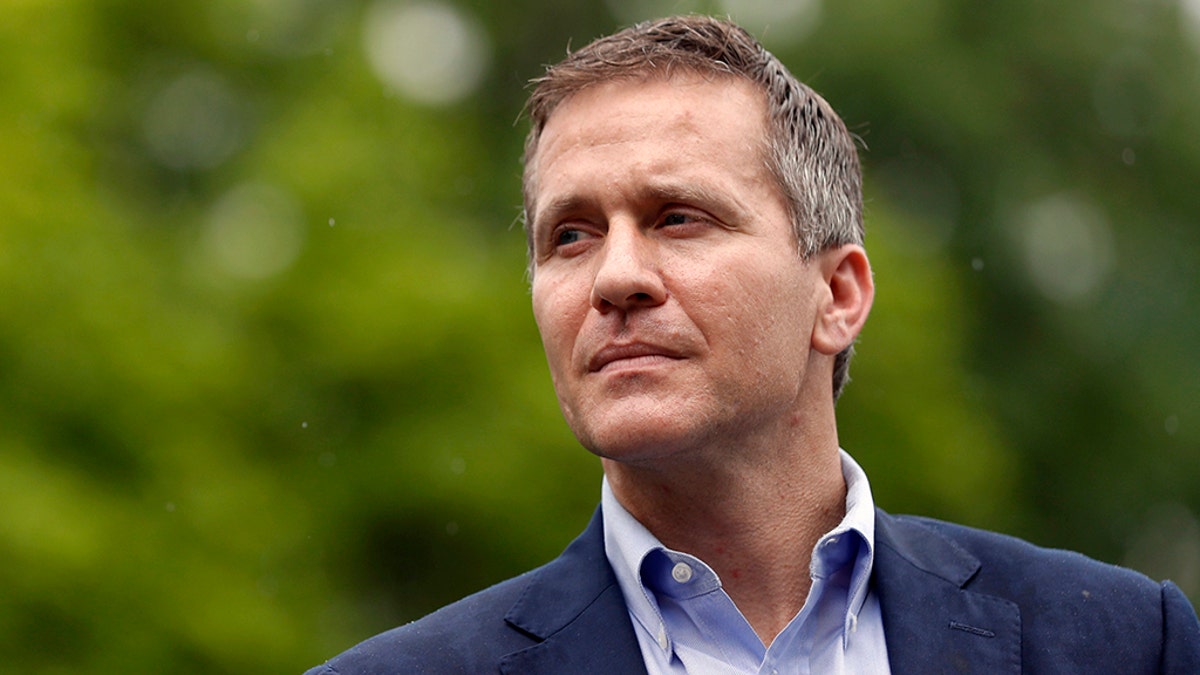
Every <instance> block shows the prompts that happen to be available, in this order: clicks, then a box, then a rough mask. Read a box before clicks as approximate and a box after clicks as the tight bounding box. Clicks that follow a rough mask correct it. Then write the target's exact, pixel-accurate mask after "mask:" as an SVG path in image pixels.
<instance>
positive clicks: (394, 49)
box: [363, 1, 491, 105]
mask: <svg viewBox="0 0 1200 675" xmlns="http://www.w3.org/2000/svg"><path fill="white" fill-rule="evenodd" d="M363 48H364V49H365V50H366V55H367V61H368V62H369V63H370V64H371V68H372V70H374V72H375V75H376V76H377V77H379V79H380V80H382V81H383V82H384V83H385V84H387V85H388V86H389V87H391V88H394V89H395V90H397V91H398V92H400V93H401V94H402V95H404V96H405V97H407V98H409V99H412V100H414V101H417V102H420V103H425V104H428V105H445V104H449V103H454V102H456V101H459V100H462V99H463V98H466V97H467V96H469V95H470V94H471V93H472V92H474V91H475V89H477V88H478V86H479V84H480V82H482V81H483V76H484V74H485V73H486V71H487V66H488V62H489V60H490V58H491V49H490V46H489V43H488V39H487V33H486V32H485V31H484V29H483V27H482V26H481V25H480V24H479V22H478V21H477V20H476V19H475V18H474V17H472V16H470V15H468V14H465V13H463V12H462V11H461V10H459V9H456V8H455V7H452V6H450V5H447V4H443V3H436V2H420V3H415V4H400V3H398V2H392V1H384V2H377V3H376V4H374V5H372V6H371V7H370V8H369V9H368V10H367V13H366V17H365V23H364V26H363Z"/></svg>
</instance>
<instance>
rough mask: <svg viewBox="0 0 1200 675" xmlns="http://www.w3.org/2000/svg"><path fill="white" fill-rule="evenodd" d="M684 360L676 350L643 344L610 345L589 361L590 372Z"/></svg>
mask: <svg viewBox="0 0 1200 675" xmlns="http://www.w3.org/2000/svg"><path fill="white" fill-rule="evenodd" d="M683 358H684V357H683V355H681V354H679V353H678V352H676V351H674V350H671V349H667V348H666V347H659V346H657V345H651V344H646V343H642V342H634V343H629V344H615V345H608V346H607V347H604V348H603V349H601V350H600V351H598V352H596V353H595V354H594V355H592V358H591V359H590V360H588V372H589V373H598V372H600V371H602V370H614V369H617V368H637V367H641V366H652V365H656V364H660V363H664V362H667V361H678V360H681V359H683Z"/></svg>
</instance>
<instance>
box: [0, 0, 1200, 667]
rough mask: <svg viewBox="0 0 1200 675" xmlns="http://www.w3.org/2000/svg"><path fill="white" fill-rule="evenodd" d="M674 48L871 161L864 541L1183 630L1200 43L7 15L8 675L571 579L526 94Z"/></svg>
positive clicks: (3, 192) (1020, 11)
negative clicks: (913, 527)
mask: <svg viewBox="0 0 1200 675" xmlns="http://www.w3.org/2000/svg"><path fill="white" fill-rule="evenodd" d="M781 7H782V9H781ZM671 11H676V12H677V11H705V12H716V13H731V14H733V15H734V17H735V18H738V19H739V20H743V21H744V23H745V24H746V25H747V27H749V28H751V29H752V31H753V32H755V33H756V34H758V35H759V36H760V37H761V38H762V39H763V40H764V42H766V44H767V45H768V47H770V48H772V49H773V50H774V51H775V52H776V53H777V54H779V55H780V56H781V57H782V58H783V59H784V61H785V62H786V63H788V64H789V66H790V67H791V68H792V69H793V71H794V72H795V73H796V74H797V75H798V76H799V77H800V78H801V79H804V80H806V81H808V82H809V83H810V84H812V85H813V86H814V87H815V88H817V89H818V90H819V91H821V92H823V93H824V94H825V95H826V97H827V98H829V99H830V101H832V102H833V104H834V106H835V108H837V109H838V110H839V111H840V112H841V113H842V115H843V117H844V118H845V119H846V120H847V122H848V124H849V125H850V126H851V127H852V128H853V129H854V130H855V132H856V133H858V134H859V135H860V136H861V137H862V138H863V139H864V142H865V145H866V146H867V147H868V148H869V150H867V151H865V152H864V161H865V169H866V174H867V198H868V204H867V220H868V230H869V235H868V236H869V239H868V245H869V249H870V252H871V257H872V261H873V263H874V266H875V268H876V279H877V284H878V298H877V303H876V310H875V313H874V315H873V316H872V319H871V321H870V323H869V324H868V328H867V330H866V332H865V334H864V335H863V337H862V340H861V344H860V348H859V356H858V358H857V360H856V362H855V368H854V374H855V382H854V383H853V384H852V385H851V386H850V388H849V389H848V391H847V394H846V397H845V398H844V400H843V402H842V403H841V405H840V409H839V418H840V420H841V433H842V441H843V444H844V446H845V447H847V448H848V449H850V450H851V452H853V453H854V454H855V456H856V457H857V458H858V459H859V460H860V462H862V463H863V464H864V465H865V467H866V468H867V470H868V473H869V474H870V476H871V480H872V484H873V486H874V490H875V493H876V498H877V501H878V502H879V503H880V504H881V505H882V506H884V507H885V508H888V509H890V510H893V511H897V512H920V513H925V514H929V515H934V516H940V517H945V518H950V519H954V520H959V521H963V522H967V523H970V524H973V525H979V526H984V527H991V528H998V529H1002V530H1005V531H1009V532H1012V533H1015V534H1019V535H1022V536H1025V537H1027V538H1030V539H1032V540H1034V541H1036V542H1038V543H1042V544H1046V545H1052V546H1061V547H1069V548H1075V549H1079V550H1082V551H1084V552H1086V553H1089V554H1091V555H1093V556H1096V557H1099V558H1102V559H1105V560H1109V561H1112V562H1118V563H1125V564H1130V565H1133V566H1135V567H1138V568H1139V569H1142V570H1144V571H1146V572H1147V573H1150V574H1152V575H1155V576H1159V577H1166V576H1171V577H1174V578H1175V579H1176V580H1177V581H1179V582H1180V583H1181V585H1183V586H1184V588H1185V590H1186V591H1188V592H1189V593H1190V595H1191V596H1192V598H1193V599H1196V598H1200V526H1198V525H1197V520H1196V516H1195V514H1196V513H1198V512H1200V453H1197V447H1198V445H1200V407H1198V406H1197V401H1200V391H1197V389H1198V387H1200V385H1198V384H1197V383H1198V382H1200V360H1198V359H1196V358H1195V356H1194V351H1195V349H1196V348H1197V346H1200V312H1198V311H1197V310H1198V309H1200V297H1197V289H1198V288H1200V286H1198V284H1197V274H1198V273H1200V272H1198V267H1197V261H1200V231H1198V229H1197V227H1196V225H1197V223H1198V222H1200V200H1198V199H1197V197H1196V192H1195V189H1194V187H1193V183H1194V182H1195V180H1196V177H1197V176H1198V175H1200V81H1198V80H1200V67H1198V66H1200V6H1198V5H1197V3H1196V2H1195V0H1181V1H1180V2H1173V1H1171V0H1088V1H1087V2H1084V1H1083V0H1070V1H1066V0H1064V1H1062V2H1056V3H1046V2H1038V1H1036V0H1014V1H1012V2H1004V3H982V4H981V3H976V2H970V1H969V0H920V1H918V2H899V1H898V0H873V1H870V2H852V3H850V2H846V3H835V2H820V1H819V0H806V1H804V2H796V3H790V4H787V3H784V4H780V5H775V4H773V3H769V2H752V1H749V0H741V1H739V2H732V1H730V2H725V3H716V2H709V3H705V2H686V1H681V2H667V3H664V2H650V3H631V2H623V1H621V0H608V2H579V3H575V5H574V6H572V7H570V8H569V9H566V8H563V7H562V6H560V5H559V4H557V3H552V2H548V1H545V0H514V2H510V3H483V2H461V3H458V4H449V0H446V1H445V2H443V3H441V4H436V3H431V2H424V3H418V2H404V1H403V0H395V2H392V3H390V4H387V3H385V2H383V1H382V0H381V2H375V3H365V2H352V1H340V0H211V1H209V2H173V3H158V2H150V1H149V0H98V1H94V2H84V1H82V0H14V1H12V2H8V3H6V4H5V6H4V7H3V9H0V498H2V500H3V501H2V503H3V504H4V510H5V514H4V516H3V517H0V557H2V558H3V559H4V564H3V565H0V652H2V653H3V654H4V655H5V668H6V669H8V670H12V671H14V672H29V673H78V672H96V673H107V672H113V673H117V672H121V673H124V672H130V671H133V672H155V673H243V672H297V671H299V670H301V669H303V668H305V667H307V666H309V665H313V664H315V663H317V662H319V661H321V660H322V659H323V658H325V657H327V656H330V655H332V654H333V653H335V652H337V651H340V650H342V649H344V648H346V647H348V646H349V645H351V644H352V643H354V642H356V641H358V640H360V639H362V638H364V637H366V636H368V635H370V634H373V633H375V632H378V631H380V630H383V629H385V628H387V627H390V626H392V625H395V624H397V623H401V622H404V621H407V620H410V619H412V618H415V617H417V616H420V615H421V614H424V613H425V612H427V611H429V610H431V609H433V608H435V607H437V606H439V605H441V604H443V603H445V602H448V601H450V600H452V599H455V598H457V597H459V596H461V595H463V594H465V593H468V592H470V591H472V590H475V589H477V588H480V587H483V586H485V585H487V584H489V583H492V582H494V581H497V580H499V579H502V578H504V577H507V576H509V575H511V574H514V573H517V572H519V571H522V570H524V569H527V568H529V567H531V566H533V565H536V564H538V563H540V562H542V561H544V560H546V559H548V558H550V557H552V556H553V555H554V554H556V553H557V552H558V551H559V550H560V549H561V547H562V546H563V545H565V544H566V542H567V541H568V540H569V539H570V538H571V537H572V536H573V535H574V534H575V533H576V532H577V531H578V530H579V529H580V528H581V527H582V526H583V524H584V523H585V521H586V519H587V518H588V516H589V514H590V512H591V510H592V508H593V507H594V505H595V503H596V501H597V497H598V491H599V490H598V488H599V475H600V474H599V467H598V464H597V462H596V461H595V460H593V459H592V458H591V457H590V456H588V455H587V453H585V452H584V451H582V450H580V449H579V448H578V447H577V445H576V444H575V442H574V440H573V438H572V437H571V435H570V434H569V432H568V431H567V430H566V428H565V426H564V424H563V423H562V420H561V418H560V417H559V414H558V410H557V405H556V403H555V401H554V397H553V392H552V390H551V387H550V384H549V378H548V375H547V373H546V368H545V365H544V362H543V357H542V354H541V348H540V343H539V340H538V337H537V334H536V331H535V329H534V326H533V322H532V319H531V316H530V312H529V309H528V292H527V288H526V282H525V279H524V276H523V268H524V239H523V236H522V235H521V233H520V227H519V224H518V220H517V216H518V212H519V202H520V163H519V155H520V149H521V144H522V137H523V135H524V126H523V124H521V123H519V122H517V118H518V115H519V112H520V110H521V107H522V104H523V99H524V95H525V90H524V82H525V81H526V80H527V79H528V78H530V77H533V76H535V75H537V74H538V73H539V72H540V68H541V65H542V64H545V63H549V62H553V61H555V60H557V59H558V58H559V57H560V56H561V55H562V54H563V53H564V50H565V48H566V46H567V44H568V43H572V44H576V45H579V44H582V43H584V42H587V41H588V40H590V39H591V38H593V37H596V36H598V35H600V34H603V33H606V32H610V31H611V30H613V29H614V28H616V27H618V26H619V25H622V24H625V23H628V22H630V21H632V20H635V19H638V18H645V17H646V16H649V15H651V14H657V13H665V12H671Z"/></svg>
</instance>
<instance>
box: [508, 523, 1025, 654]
mask: <svg viewBox="0 0 1200 675" xmlns="http://www.w3.org/2000/svg"><path fill="white" fill-rule="evenodd" d="M875 548H876V552H875V569H874V575H873V583H874V588H875V592H876V593H878V594H879V605H880V610H881V612H882V615H883V627H884V636H885V640H886V641H887V648H888V661H889V663H890V665H891V671H892V673H893V675H906V674H907V673H921V674H926V673H941V672H946V673H966V672H972V673H989V674H990V673H1019V672H1020V671H1021V615H1020V611H1019V609H1018V608H1017V605H1016V604H1015V603H1012V602H1010V601H1008V600H1005V599H1003V598H998V597H995V596H990V595H985V594H982V593H976V592H974V591H972V590H969V589H968V586H969V584H970V582H971V580H972V579H974V578H975V576H976V575H977V574H978V573H979V572H980V567H981V565H980V562H979V560H978V559H977V558H975V556H973V555H971V554H970V553H968V552H967V551H965V550H964V549H962V548H961V547H959V546H958V545H956V544H955V543H954V542H952V541H951V540H950V539H948V538H946V537H945V536H943V535H941V534H939V533H938V532H936V531H935V530H934V529H933V528H932V527H930V526H929V525H927V524H925V523H923V522H922V521H920V520H918V519H913V518H903V517H901V518H898V517H895V516H891V515H889V514H887V513H885V512H883V511H880V510H876V516H875ZM505 621H506V622H508V624H509V625H510V626H512V627H513V628H514V629H516V630H518V631H521V632H522V633H525V634H526V635H529V636H530V637H532V638H533V639H534V640H537V641H538V642H537V644H535V645H533V646H531V647H528V648H525V649H522V650H520V651H517V652H513V653H512V654H509V655H507V656H506V657H504V658H503V659H502V660H501V661H500V670H501V672H502V673H511V674H514V675H515V674H516V673H522V674H525V673H528V674H531V675H537V674H539V673H546V674H549V673H582V674H589V673H597V674H600V673H614V672H615V673H645V672H646V670H645V668H646V667H645V664H644V662H643V661H642V654H641V649H640V647H639V646H638V641H637V636H636V635H635V634H634V632H633V623H632V622H631V621H630V618H629V610H628V609H627V608H626V606H625V600H624V598H623V597H622V595H621V589H620V587H619V586H618V585H617V580H616V576H615V575H614V574H613V571H612V568H611V567H609V564H608V559H607V557H606V556H605V554H604V525H603V522H602V519H601V516H600V512H599V509H597V511H596V513H595V515H593V516H592V520H591V522H590V523H589V524H588V527H587V529H586V530H584V532H583V534H582V535H580V536H579V538H578V539H576V540H575V541H574V542H572V543H571V545H570V546H568V547H567V550H566V551H564V552H563V554H562V555H561V556H560V557H559V558H557V559H556V560H554V561H553V562H551V563H550V564H548V565H546V566H545V567H543V568H541V569H539V570H537V571H536V572H533V573H531V578H530V582H529V584H528V586H527V587H526V589H525V591H524V593H522V595H521V597H520V598H519V599H518V600H517V602H516V603H515V604H514V605H513V607H512V609H511V610H509V612H508V614H507V615H506V616H505Z"/></svg>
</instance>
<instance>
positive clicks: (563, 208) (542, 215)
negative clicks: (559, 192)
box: [531, 194, 596, 233]
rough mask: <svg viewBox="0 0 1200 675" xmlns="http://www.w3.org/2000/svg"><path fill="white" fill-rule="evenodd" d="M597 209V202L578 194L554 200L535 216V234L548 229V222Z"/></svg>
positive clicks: (535, 213) (533, 229)
mask: <svg viewBox="0 0 1200 675" xmlns="http://www.w3.org/2000/svg"><path fill="white" fill-rule="evenodd" d="M594 208H596V200H594V199H591V198H589V197H584V196H582V195H578V194H569V195H564V196H562V197H558V198H557V199H554V200H552V201H551V202H550V203H549V204H547V205H546V207H545V208H541V209H537V210H536V211H535V212H534V214H533V227H532V228H531V229H532V231H533V232H535V233H536V232H540V231H542V230H543V229H545V227H547V222H549V223H553V222H554V221H556V220H558V219H560V218H562V217H563V216H564V215H566V214H569V213H578V212H580V211H588V210H591V209H594Z"/></svg>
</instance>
